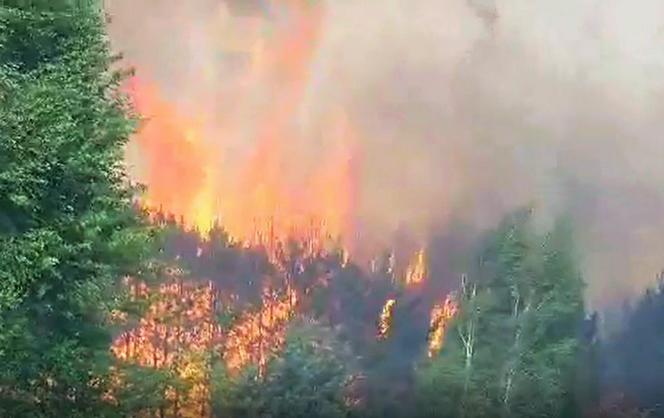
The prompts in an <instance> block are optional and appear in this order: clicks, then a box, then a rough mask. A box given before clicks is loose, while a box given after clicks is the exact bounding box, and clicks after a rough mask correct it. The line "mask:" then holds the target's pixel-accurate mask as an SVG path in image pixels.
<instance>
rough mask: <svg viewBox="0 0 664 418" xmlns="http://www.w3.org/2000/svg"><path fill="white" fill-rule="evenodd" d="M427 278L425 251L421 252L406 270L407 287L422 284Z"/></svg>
mask: <svg viewBox="0 0 664 418" xmlns="http://www.w3.org/2000/svg"><path fill="white" fill-rule="evenodd" d="M426 276H427V260H426V252H425V250H424V249H421V250H419V251H418V252H417V253H416V254H415V256H414V257H413V259H412V260H411V262H410V264H409V265H408V268H407V270H406V285H408V286H411V285H416V284H419V283H422V282H423V281H424V280H425V279H426Z"/></svg>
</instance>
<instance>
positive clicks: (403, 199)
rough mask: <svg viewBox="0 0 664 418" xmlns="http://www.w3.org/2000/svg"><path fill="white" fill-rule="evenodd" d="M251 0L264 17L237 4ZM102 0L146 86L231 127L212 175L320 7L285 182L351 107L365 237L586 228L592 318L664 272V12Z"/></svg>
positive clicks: (614, 3) (566, 3)
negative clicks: (455, 227) (523, 209)
mask: <svg viewBox="0 0 664 418" xmlns="http://www.w3.org/2000/svg"><path fill="white" fill-rule="evenodd" d="M243 2H244V3H245V6H246V5H247V4H248V3H255V4H253V6H254V7H245V8H244V10H240V11H239V12H238V10H237V9H236V8H234V7H231V8H229V7H228V6H229V4H230V5H231V6H232V5H233V4H235V5H237V4H241V3H243ZM247 2H248V3H247ZM107 3H108V11H109V13H110V15H111V18H112V24H111V37H112V40H113V43H114V46H115V47H116V49H118V50H120V51H122V52H123V53H124V55H125V57H126V62H127V63H128V64H130V65H133V66H135V67H136V69H137V74H138V76H139V77H143V78H145V79H149V80H151V81H153V82H155V83H156V85H158V86H159V88H160V90H161V92H162V94H163V96H164V97H165V98H166V99H167V100H169V101H170V102H172V103H173V105H174V106H175V107H177V108H178V109H180V110H181V111H182V112H183V113H189V114H191V116H192V117H195V116H196V114H198V113H201V114H204V115H207V116H208V117H207V122H205V123H204V125H205V128H204V130H205V131H206V132H207V131H210V132H215V131H216V129H217V128H218V126H217V125H224V123H223V121H224V120H225V119H226V118H228V117H229V116H228V115H229V114H233V118H234V120H235V123H234V124H233V126H234V127H235V133H236V134H235V135H234V136H233V138H231V139H228V138H226V139H225V140H224V141H223V142H221V141H219V142H216V139H215V135H214V134H213V133H211V134H210V135H208V136H209V137H210V139H208V141H210V144H212V145H213V146H214V147H217V148H218V153H219V158H218V164H228V165H232V164H233V161H232V160H234V159H238V158H240V157H238V156H241V155H243V154H247V153H250V152H251V149H252V147H254V146H256V144H254V143H253V142H252V139H251V138H252V136H251V135H249V134H247V132H248V131H251V129H255V128H256V127H255V126H254V125H256V124H260V123H263V119H262V118H261V117H259V116H257V115H259V114H261V112H262V110H263V109H264V108H265V107H266V106H268V107H269V105H268V104H266V103H269V102H270V101H273V100H283V97H284V96H286V97H291V95H292V92H290V93H289V91H290V90H289V89H288V87H284V85H287V84H288V83H289V82H292V80H291V81H289V79H288V76H284V77H285V79H284V77H278V76H274V77H268V78H266V77H262V78H260V81H259V82H254V83H253V88H251V89H248V90H243V93H242V100H241V101H238V100H237V96H236V92H237V90H238V89H242V88H244V87H243V83H244V82H246V77H244V76H243V75H246V73H247V72H248V71H249V72H250V71H251V70H250V67H252V65H253V64H255V63H253V64H252V62H253V61H255V60H256V59H257V55H256V53H255V48H256V45H260V42H261V40H265V39H267V40H269V39H270V37H271V36H273V35H272V33H273V32H274V33H279V31H280V30H282V29H279V28H281V27H284V26H286V27H287V26H288V25H289V24H291V20H290V19H294V18H293V16H292V13H291V12H292V10H298V8H305V7H311V8H317V9H320V17H316V18H317V19H318V18H320V19H321V21H320V27H319V29H318V31H319V32H318V33H317V34H316V36H315V37H313V38H312V39H311V41H312V42H313V48H314V50H313V56H312V57H311V60H310V62H309V64H308V65H307V66H306V67H305V70H306V74H299V75H298V76H299V77H302V78H304V80H305V81H306V82H305V83H304V84H305V85H304V86H303V93H302V97H300V98H298V105H297V109H296V110H297V111H296V112H294V113H293V120H292V121H291V123H293V124H294V125H295V126H296V128H297V130H298V132H299V134H298V135H297V137H294V138H293V139H292V141H291V143H289V144H287V148H288V150H289V151H288V153H289V156H290V157H289V159H288V164H289V165H290V166H294V167H296V169H291V170H287V171H288V172H289V173H291V174H290V175H292V173H300V174H302V173H305V174H304V175H306V173H308V172H309V171H310V170H311V167H314V166H316V165H317V164H318V160H319V156H320V155H321V153H323V152H326V150H327V149H328V148H329V147H330V146H331V145H330V143H329V141H330V140H329V139H326V138H327V137H326V136H325V135H320V134H319V133H317V132H319V131H320V130H321V129H327V128H328V125H327V124H326V123H327V122H325V121H326V120H327V119H328V118H329V114H331V113H335V112H337V111H338V109H343V111H344V114H345V115H347V118H348V119H349V120H350V123H351V124H352V126H353V131H354V132H356V135H354V138H356V139H355V140H356V141H357V144H355V145H356V148H355V149H356V152H357V153H358V155H359V157H358V158H357V159H358V161H361V163H357V164H358V167H359V168H357V169H358V170H359V171H358V173H357V174H356V175H357V183H358V184H357V195H356V196H355V199H356V202H355V207H356V209H355V210H356V213H355V216H354V217H355V226H356V228H357V229H359V230H367V231H371V233H373V234H376V231H381V232H380V233H378V235H380V234H381V233H382V234H385V235H389V234H391V233H392V232H394V231H395V230H397V229H399V228H400V229H407V230H412V231H413V234H414V235H415V236H425V235H426V234H431V233H433V232H437V231H440V230H441V229H445V228H446V227H447V225H448V224H449V222H451V220H455V221H457V220H461V221H463V222H467V223H470V224H473V225H477V226H480V227H488V226H493V225H495V223H496V222H497V221H498V220H499V219H500V217H501V216H502V215H503V214H504V213H505V212H506V211H509V210H511V209H513V208H515V207H518V206H520V205H524V204H530V203H534V204H535V205H536V207H537V208H538V213H540V214H541V215H542V219H543V220H544V221H546V220H547V219H551V218H552V217H554V216H555V215H558V214H561V213H570V214H571V215H572V216H573V218H574V219H575V220H576V222H577V226H578V228H577V232H578V238H579V243H580V248H581V253H582V257H583V259H584V268H585V274H586V278H587V280H588V282H589V283H590V288H589V291H588V292H589V300H590V302H591V306H593V307H597V306H600V305H602V304H606V303H608V302H614V301H617V300H618V299H619V298H621V297H623V296H626V295H632V294H633V293H634V292H636V291H640V290H642V289H643V287H644V286H646V285H647V284H649V283H650V282H652V281H653V279H654V278H655V275H656V273H657V272H658V271H659V270H660V269H662V268H664V217H663V216H662V214H663V213H664V164H662V161H663V157H664V141H663V140H664V138H662V134H663V133H664V122H663V121H664V71H663V70H664V2H662V1H661V0H638V1H629V0H556V1H551V0H495V1H493V0H415V1H414V0H362V1H359V0H328V1H320V2H318V3H319V4H313V5H308V6H305V5H304V3H316V2H305V1H298V0H282V1H277V0H272V1H263V0H256V1H249V0H226V1H222V0H188V1H186V2H183V1H176V0H140V1H136V0H107ZM299 3H302V4H299ZM249 6H252V5H249ZM240 12H241V13H240ZM307 13H309V12H307ZM282 31H283V30H282ZM305 32H306V31H304V32H303V33H305ZM295 33H296V34H297V33H300V32H298V31H295ZM275 36H276V35H275ZM284 39H286V41H285V42H291V43H292V49H293V52H292V53H293V54H294V55H298V54H301V53H302V51H300V49H302V48H303V47H302V46H301V45H299V43H300V42H299V41H298V39H297V38H296V37H293V38H292V39H291V38H288V37H286V38H284ZM247 51H250V52H247ZM251 51H254V52H253V53H251ZM259 55H260V54H259ZM252 60H253V61H252ZM289 62H290V61H289ZM247 68H249V69H247ZM285 68H286V69H285V70H284V71H286V72H287V74H290V76H291V77H292V76H293V74H294V73H293V72H292V71H290V69H289V67H288V66H286V67H285ZM289 71H290V72H289ZM284 91H286V93H284ZM248 96H249V97H248ZM287 102H288V100H285V101H284V103H287ZM288 103H290V102H288ZM224 126H225V125H224ZM321 127H323V128H321ZM326 141H327V142H326ZM215 149H216V148H215ZM136 153H137V152H136V151H134V154H131V152H130V157H129V160H130V161H133V164H132V165H133V166H134V167H135V170H136V171H138V172H140V171H141V155H136ZM229 155H230V156H232V157H229Z"/></svg>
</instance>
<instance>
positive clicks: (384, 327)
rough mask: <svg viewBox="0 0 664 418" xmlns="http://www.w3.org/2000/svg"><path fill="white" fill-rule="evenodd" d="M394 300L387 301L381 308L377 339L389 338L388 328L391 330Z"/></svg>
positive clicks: (395, 302)
mask: <svg viewBox="0 0 664 418" xmlns="http://www.w3.org/2000/svg"><path fill="white" fill-rule="evenodd" d="M396 304H397V301H396V299H388V300H387V301H386V302H385V305H384V306H383V310H382V311H381V314H380V319H379V321H378V338H379V339H385V338H387V337H388V336H389V333H390V328H392V320H393V315H394V307H395V306H396Z"/></svg>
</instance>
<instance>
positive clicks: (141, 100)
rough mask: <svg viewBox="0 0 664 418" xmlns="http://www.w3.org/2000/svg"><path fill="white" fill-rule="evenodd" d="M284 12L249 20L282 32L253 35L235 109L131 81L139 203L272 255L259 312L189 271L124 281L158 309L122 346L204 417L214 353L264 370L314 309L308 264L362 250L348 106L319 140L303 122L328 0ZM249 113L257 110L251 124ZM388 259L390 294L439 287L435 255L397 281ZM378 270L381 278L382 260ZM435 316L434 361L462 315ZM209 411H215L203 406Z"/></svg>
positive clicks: (232, 98)
mask: <svg viewBox="0 0 664 418" xmlns="http://www.w3.org/2000/svg"><path fill="white" fill-rule="evenodd" d="M282 3H283V4H282ZM275 7H276V3H275ZM278 7H279V9H280V10H281V11H283V12H284V13H285V15H287V16H288V19H287V20H288V24H285V25H284V24H279V23H278V22H269V21H268V19H267V18H266V17H265V16H262V17H255V16H254V17H251V18H250V19H252V20H251V25H250V26H252V27H254V29H255V27H263V26H265V27H269V29H270V31H269V33H270V35H269V36H267V35H265V34H260V33H261V31H260V30H259V31H250V32H252V33H254V32H255V33H259V34H258V35H256V34H255V33H254V35H252V36H253V37H250V38H251V39H249V40H248V41H247V42H246V45H245V47H244V49H243V53H244V54H245V55H246V57H247V64H248V65H247V66H246V67H244V68H242V69H241V71H240V74H239V75H238V77H237V79H235V80H234V81H232V82H231V83H230V84H231V85H232V86H231V88H224V89H223V91H219V92H215V93H214V94H213V96H214V97H215V99H214V100H220V101H223V102H224V103H233V105H234V106H233V107H234V108H231V107H229V106H226V108H225V111H224V112H223V114H220V113H216V112H214V111H211V110H210V109H211V107H210V106H209V104H206V103H205V100H206V99H208V100H209V97H205V98H203V99H201V103H196V102H195V101H194V102H191V100H189V101H186V100H180V97H174V96H173V93H172V92H170V93H169V91H168V89H167V88H165V87H164V86H163V85H161V84H159V83H158V82H157V81H156V80H153V79H152V78H151V77H150V74H149V73H142V72H141V71H140V68H138V70H139V71H138V75H137V76H135V77H133V78H132V79H131V80H130V81H129V83H128V84H127V86H126V91H127V92H128V95H129V97H130V99H131V100H132V102H133V106H134V108H135V111H136V112H137V113H138V114H139V115H140V116H141V118H142V121H141V124H140V126H139V130H138V132H137V133H136V135H135V136H134V137H133V139H132V142H131V144H130V146H131V147H133V149H134V150H135V151H136V153H137V155H139V156H140V157H139V162H138V166H139V170H137V171H136V172H135V173H134V175H133V177H134V180H136V181H138V182H140V183H142V184H144V185H145V186H146V190H145V193H144V194H143V195H142V196H140V198H139V202H140V204H141V206H142V207H143V208H145V209H146V210H147V212H148V213H149V214H150V215H151V216H152V218H153V221H155V222H156V223H160V222H162V221H164V219H166V218H164V216H166V217H167V218H168V217H172V218H173V219H174V220H175V222H176V223H177V224H178V225H179V226H180V227H183V228H184V229H186V230H188V231H194V232H195V233H196V235H198V237H199V238H200V240H201V241H205V240H208V239H209V238H210V233H211V231H212V230H213V229H215V228H216V227H221V228H222V229H223V230H224V232H225V233H227V234H228V236H229V237H230V238H229V243H228V244H229V245H230V246H233V248H235V249H236V250H237V251H241V250H239V249H238V248H242V249H245V250H247V251H256V252H259V253H262V254H265V255H266V258H267V261H268V264H269V267H268V271H269V272H264V273H261V275H258V277H256V280H257V283H258V286H262V294H261V295H260V297H259V299H260V301H259V302H258V303H256V304H249V305H247V304H244V303H246V302H247V300H241V301H238V300H235V302H239V303H238V304H237V305H238V306H226V305H227V303H226V302H228V301H229V298H230V299H233V296H234V295H229V294H225V295H220V290H219V289H218V288H217V287H216V286H215V284H213V283H212V282H207V284H206V285H200V284H194V283H190V282H187V281H186V280H183V279H182V277H181V276H182V272H179V271H171V276H172V277H170V278H169V279H167V281H166V283H167V284H164V285H162V286H160V287H159V288H158V289H152V290H150V289H148V288H147V286H146V285H145V284H144V283H142V282H138V281H137V282H133V281H130V282H128V283H126V284H127V285H129V290H130V294H132V296H133V297H134V298H142V299H144V300H149V301H150V302H149V308H148V311H147V313H146V315H145V316H144V317H143V318H142V319H141V320H140V322H139V323H138V324H137V326H136V327H135V328H134V329H130V330H127V331H126V332H125V333H123V334H122V335H120V336H119V337H118V338H117V339H116V340H115V343H114V344H113V347H112V351H113V353H114V354H115V356H116V357H117V358H118V359H120V360H123V361H124V362H127V363H136V364H139V365H141V366H145V367H149V368H154V369H174V370H177V373H178V375H179V376H180V377H181V378H182V379H184V380H185V381H188V382H190V383H191V387H190V389H189V390H188V393H186V394H185V393H178V391H177V390H176V389H173V388H171V389H169V390H168V391H167V393H165V397H166V398H168V399H174V400H175V403H176V404H178V405H180V407H181V408H183V411H184V410H186V409H187V408H189V409H191V410H193V411H206V408H207V406H206V405H208V404H209V397H210V375H211V368H212V366H211V363H212V360H210V358H212V359H213V360H215V361H216V360H220V361H223V363H224V365H225V367H226V369H227V371H228V373H229V374H230V375H231V376H237V375H238V374H239V373H240V372H241V371H243V370H244V369H245V368H247V367H248V366H255V367H256V368H257V371H258V375H259V377H262V376H264V375H265V373H266V372H267V367H268V364H269V362H270V360H271V359H273V358H275V356H276V355H278V354H279V352H280V351H281V350H282V349H283V348H284V344H285V342H286V332H287V328H288V326H289V324H290V322H291V319H292V318H293V317H295V316H297V315H299V314H305V315H306V314H307V312H300V311H301V310H303V309H305V308H303V307H302V306H301V305H303V304H305V303H306V305H307V306H310V305H311V304H312V302H311V300H307V301H305V302H302V301H301V299H303V298H309V299H311V297H312V295H311V294H309V292H310V291H312V287H311V286H309V285H302V284H299V283H297V280H296V277H294V276H297V275H302V274H303V273H304V271H305V269H304V264H307V263H308V264H315V263H313V262H312V260H315V259H316V258H320V257H324V256H325V255H328V254H330V251H329V250H331V249H333V250H334V251H335V252H339V254H340V257H339V258H340V259H339V261H338V263H339V264H338V266H337V267H336V268H338V269H346V268H348V267H349V266H350V264H351V261H350V260H351V257H352V256H353V255H355V254H354V253H352V250H353V249H354V247H355V246H356V245H355V244H356V243H355V242H353V240H354V239H355V238H356V237H355V234H356V232H357V231H354V229H353V226H354V222H355V219H356V217H357V213H356V212H357V205H358V202H357V196H356V193H357V191H358V190H357V189H358V187H359V183H360V182H359V180H358V170H359V169H360V167H359V163H360V160H359V158H358V157H359V152H358V149H359V146H358V144H359V143H360V138H359V137H358V129H356V128H355V127H354V126H353V123H352V120H351V119H350V118H349V117H348V113H347V112H346V110H345V109H344V108H343V107H342V106H338V105H336V104H334V103H332V104H331V105H329V108H328V109H324V110H323V113H324V116H323V117H322V118H321V120H322V121H321V122H320V124H319V125H320V126H316V127H315V129H313V131H314V132H313V133H312V129H309V130H306V129H304V128H303V127H302V126H300V124H299V123H298V120H299V118H300V116H301V115H300V114H301V113H302V111H303V110H304V108H305V107H306V95H307V89H308V88H309V86H310V84H311V83H312V80H311V77H312V74H311V72H310V67H311V65H312V64H313V60H314V53H315V50H316V46H317V43H318V42H319V38H320V36H321V31H322V25H323V19H322V15H323V10H322V7H323V6H322V5H320V4H311V3H310V2H305V1H288V2H279V4H278ZM241 49H242V48H241ZM204 70H206V71H207V70H208V69H206V68H204ZM201 77H203V78H205V77H206V76H205V74H202V75H201ZM257 97H258V99H257ZM183 103H185V104H184V105H183ZM257 103H258V104H257ZM212 108H214V106H213V107H212ZM217 110H218V109H217ZM246 113H251V115H252V117H251V122H250V123H249V125H251V126H250V127H249V128H248V127H247V124H248V123H247V120H246ZM310 142H315V143H317V144H320V145H319V146H318V145H317V147H318V148H317V149H316V150H315V153H314V154H313V155H314V158H313V161H309V162H311V164H309V166H308V167H304V168H303V167H301V165H302V164H299V163H297V164H296V161H294V160H295V159H297V158H298V157H299V156H300V154H302V153H305V150H302V149H300V148H301V147H304V148H306V144H308V143H310ZM238 144H241V146H240V147H238ZM307 151H308V152H309V154H308V158H307V159H308V160H312V158H311V156H312V153H311V150H307ZM215 230H216V229H215ZM293 243H295V244H296V246H297V247H298V248H299V249H300V250H301V251H302V254H298V255H297V256H294V258H293V259H290V258H289V257H293V256H292V254H290V253H288V251H289V250H288V249H289V248H290V246H291V244H293ZM201 245H202V246H201ZM206 245H207V244H204V243H202V244H200V245H199V246H198V247H197V249H196V256H195V257H196V259H198V260H196V261H195V262H196V263H200V262H201V261H200V259H201V258H205V257H206V256H207V255H206V254H205V250H204V249H203V247H205V246H206ZM178 257H179V255H178V256H177V257H176V259H177V258H178ZM385 261H386V263H387V265H386V266H385V267H386V273H387V276H388V277H389V278H390V285H392V286H401V285H405V287H406V290H409V291H410V290H414V291H418V289H421V286H419V285H421V284H422V283H424V282H425V281H426V279H427V274H428V272H427V262H428V261H427V255H426V251H425V249H424V248H422V249H420V250H419V251H417V252H416V253H415V254H414V255H412V257H411V258H410V260H409V262H408V266H406V268H405V269H401V268H400V269H399V270H398V271H399V273H398V277H399V280H396V278H397V267H400V266H396V265H395V264H396V257H395V254H394V251H392V252H390V257H389V259H388V260H385ZM290 264H294V265H295V267H293V266H291V265H290ZM370 270H371V271H372V272H373V273H376V272H377V271H378V270H376V268H375V266H374V267H371V269H370ZM381 271H382V270H381ZM313 275H314V276H316V277H314V278H313V280H312V281H311V283H317V284H320V283H325V284H324V285H323V286H321V287H326V286H327V285H328V284H329V283H328V282H329V277H331V276H332V274H331V273H330V272H329V271H327V272H326V271H316V272H315V273H313ZM229 276H232V274H229ZM273 276H274V277H273ZM276 276H279V278H278V279H277V281H278V282H279V283H280V284H279V285H276V286H274V285H273V283H271V280H272V279H275V278H277V277H276ZM204 277H206V276H204ZM204 277H197V278H196V279H195V281H199V280H200V279H203V278H204ZM225 277H226V279H228V276H225ZM206 280H207V279H206ZM206 280H203V282H205V281H206ZM219 280H221V279H219ZM231 280H237V281H242V280H247V281H251V280H253V279H244V278H241V277H233V278H232V279H231ZM397 282H398V283H397ZM217 283H219V282H217ZM244 285H245V284H240V287H242V286H244ZM298 286H299V287H298ZM314 287H315V285H314ZM231 293H232V292H231ZM313 293H314V292H313V291H312V294H313ZM222 299H223V302H222ZM236 299H237V298H236ZM233 303H234V302H231V304H233ZM335 303H336V302H335ZM222 304H223V305H224V306H223V307H221V309H228V308H232V309H233V308H236V307H239V306H241V307H242V311H240V312H238V314H237V316H235V317H234V318H233V320H232V322H231V323H230V324H226V325H224V326H221V325H220V323H219V321H218V315H219V309H220V305H222ZM396 304H397V299H396V298H392V299H389V300H387V301H386V302H385V304H384V306H383V308H382V312H381V315H380V318H379V324H378V340H387V339H388V337H389V336H390V335H391V334H392V332H393V330H392V328H393V322H394V316H395V307H396ZM248 306H251V307H248ZM333 309H334V308H333ZM436 309H437V308H434V311H433V312H432V319H431V326H432V334H431V340H430V341H429V352H430V353H431V352H432V350H437V349H440V346H441V345H442V338H443V337H442V335H443V333H444V329H445V326H446V322H447V321H448V320H449V318H451V316H452V315H453V314H454V311H453V310H452V308H451V303H446V304H445V306H444V308H441V309H442V311H441V312H438V311H437V310H436ZM371 326H372V327H375V323H372V324H371ZM374 329H375V328H374ZM422 343H423V344H424V343H425V341H422ZM187 399H188V401H186V400H187ZM187 402H189V406H187ZM174 415H176V416H177V415H178V413H175V412H174ZM200 416H206V415H205V414H204V413H203V412H201V415H200Z"/></svg>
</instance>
